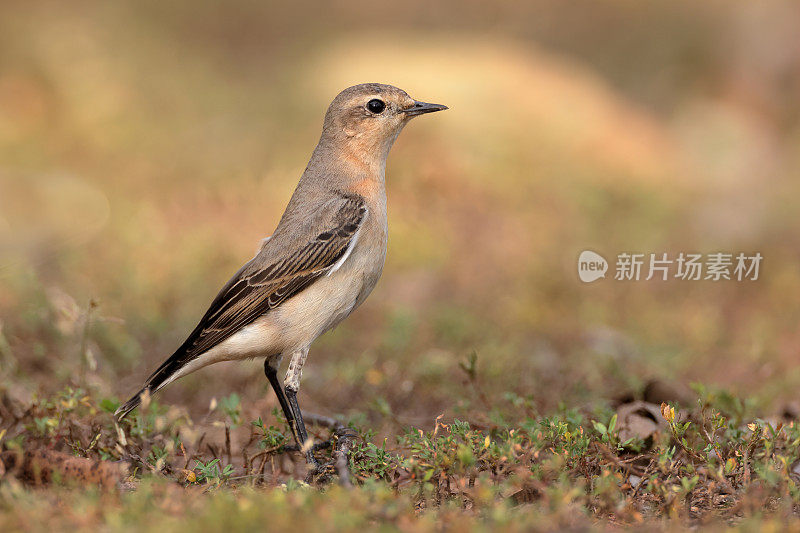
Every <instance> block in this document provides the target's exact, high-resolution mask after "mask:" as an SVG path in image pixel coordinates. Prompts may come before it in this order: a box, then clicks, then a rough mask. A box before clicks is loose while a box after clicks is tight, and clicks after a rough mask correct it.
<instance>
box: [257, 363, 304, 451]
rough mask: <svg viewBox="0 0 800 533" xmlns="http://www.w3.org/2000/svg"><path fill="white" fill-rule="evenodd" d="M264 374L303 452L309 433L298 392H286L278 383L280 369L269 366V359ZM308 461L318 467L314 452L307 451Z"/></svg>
mask: <svg viewBox="0 0 800 533" xmlns="http://www.w3.org/2000/svg"><path fill="white" fill-rule="evenodd" d="M264 374H266V376H267V380H268V381H269V384H270V385H272V390H274V391H275V396H277V397H278V403H279V404H280V405H281V410H282V411H283V416H285V417H286V423H288V424H289V428H290V429H291V430H292V436H293V437H294V441H295V442H296V443H297V448H298V449H299V450H301V451H302V450H303V446H304V445H305V443H306V441H308V433H307V432H306V425H305V423H304V422H303V413H302V412H300V406H299V405H298V404H297V391H293V390H292V389H286V391H285V392H284V390H283V387H282V386H281V383H280V381H278V369H277V368H275V367H273V366H272V365H270V364H269V359H267V360H266V361H264ZM306 461H307V462H308V463H309V464H311V465H314V466H317V460H316V459H315V458H314V454H313V450H311V449H309V450H308V451H306Z"/></svg>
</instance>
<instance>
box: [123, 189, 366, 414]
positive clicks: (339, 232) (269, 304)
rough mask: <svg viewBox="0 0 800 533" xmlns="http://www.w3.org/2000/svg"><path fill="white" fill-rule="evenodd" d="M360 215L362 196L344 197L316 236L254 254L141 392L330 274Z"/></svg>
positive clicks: (152, 388) (344, 251) (350, 242)
mask: <svg viewBox="0 0 800 533" xmlns="http://www.w3.org/2000/svg"><path fill="white" fill-rule="evenodd" d="M366 215H367V207H366V204H365V202H364V199H363V198H361V197H359V196H344V197H342V198H341V199H340V200H339V201H337V202H336V205H335V206H334V211H333V213H331V216H329V217H325V218H327V219H329V220H328V222H327V224H326V225H325V227H321V228H320V231H319V233H318V234H317V235H316V237H314V238H312V239H311V240H309V241H308V242H306V243H305V244H303V245H301V246H299V247H297V249H295V250H293V251H289V253H281V254H280V255H279V257H280V259H275V260H274V261H271V262H270V261H268V260H267V261H265V258H264V257H260V255H257V256H256V257H254V258H253V259H252V260H251V261H250V262H249V263H247V264H246V265H245V266H244V267H242V268H241V269H240V270H239V272H237V273H236V274H235V275H234V276H233V277H232V278H231V279H230V280H229V281H228V283H226V284H225V286H224V287H223V288H222V290H221V291H220V292H219V294H217V297H216V298H214V301H213V302H212V303H211V306H210V307H209V309H208V311H206V314H205V315H204V316H203V318H202V319H201V320H200V323H199V324H198V325H197V327H196V328H195V329H194V331H192V333H191V334H190V335H189V337H188V338H187V339H186V341H185V342H184V343H183V344H182V345H181V347H180V348H178V350H177V351H176V352H175V353H174V354H173V355H172V356H171V357H170V358H169V359H167V360H166V361H164V363H162V365H161V366H160V367H159V368H158V369H157V370H156V371H155V372H153V374H152V375H151V376H150V377H149V378H148V380H147V382H146V383H145V386H144V388H143V389H142V391H141V392H144V391H145V390H150V391H155V390H156V389H158V388H159V386H161V385H162V384H163V383H164V382H165V381H166V380H167V379H169V377H170V376H172V375H173V374H174V373H175V372H176V371H178V370H179V369H180V368H181V367H183V366H184V365H186V364H187V363H188V362H190V361H191V360H192V359H194V358H195V357H197V356H199V355H200V354H202V353H203V352H206V351H207V350H209V349H211V348H213V347H214V346H216V345H217V344H219V343H221V342H222V341H224V340H225V339H227V338H229V337H230V336H232V335H233V334H234V333H236V332H237V331H239V330H240V329H242V328H243V327H245V326H247V325H248V324H250V323H252V322H253V321H254V320H255V319H256V318H258V317H259V316H261V315H263V314H264V313H266V312H268V311H269V310H270V309H275V308H276V307H278V306H279V305H280V304H281V303H283V302H284V301H286V300H287V299H288V298H291V297H292V296H294V295H296V294H298V293H299V292H300V291H302V290H303V289H305V288H307V287H308V286H309V285H311V284H312V283H313V282H314V281H316V280H317V279H319V278H320V277H322V276H324V275H326V274H327V273H328V272H330V271H331V270H332V269H333V268H334V267H335V265H336V263H337V262H338V261H339V260H341V259H342V258H343V257H345V255H346V254H347V253H348V250H349V248H350V247H351V246H352V245H353V244H354V243H355V237H356V233H357V232H358V230H359V228H360V227H361V224H362V223H363V221H364V219H365V218H366ZM262 251H263V250H262ZM284 252H285V251H284ZM141 392H140V393H139V394H137V395H136V396H134V397H133V398H131V400H130V401H129V402H128V403H126V404H125V405H123V406H122V407H120V409H119V410H118V411H117V414H118V415H120V413H122V414H121V415H120V418H121V417H122V416H125V414H127V412H128V411H130V410H131V409H133V408H134V407H136V405H138V399H139V396H140V394H141Z"/></svg>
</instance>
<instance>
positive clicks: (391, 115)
mask: <svg viewBox="0 0 800 533" xmlns="http://www.w3.org/2000/svg"><path fill="white" fill-rule="evenodd" d="M444 109H447V106H444V105H440V104H429V103H426V102H420V101H417V100H414V99H413V98H411V97H410V96H409V95H408V94H407V93H406V92H405V91H403V90H402V89H398V88H397V87H394V86H392V85H384V84H381V83H362V84H360V85H354V86H352V87H348V88H347V89H345V90H344V91H342V92H340V93H339V94H338V95H337V96H336V98H334V99H333V102H331V105H330V107H328V112H327V113H326V115H325V125H324V127H323V138H327V139H329V141H330V142H334V143H335V144H337V145H340V146H341V145H342V144H343V143H344V144H346V145H347V146H348V147H349V148H351V149H353V150H357V151H361V152H362V153H373V154H374V155H376V156H378V157H381V156H382V157H383V158H384V159H385V157H386V155H387V154H388V152H389V148H391V146H392V143H394V140H395V139H396V138H397V135H398V134H399V133H400V131H401V130H402V129H403V126H405V125H406V124H407V123H408V122H409V121H410V120H411V119H412V118H414V117H416V116H419V115H422V114H425V113H432V112H434V111H442V110H444Z"/></svg>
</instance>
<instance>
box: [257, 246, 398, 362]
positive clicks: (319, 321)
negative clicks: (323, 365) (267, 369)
mask: <svg viewBox="0 0 800 533" xmlns="http://www.w3.org/2000/svg"><path fill="white" fill-rule="evenodd" d="M384 257H385V251H384V252H383V253H378V254H375V253H371V254H370V253H365V252H364V250H363V249H360V250H359V249H358V247H357V249H355V250H353V253H352V254H351V255H350V257H348V259H347V260H346V261H345V262H344V264H343V265H342V266H341V267H340V268H339V269H338V270H336V271H335V272H332V273H331V274H329V275H327V276H325V277H323V278H320V279H319V280H317V281H316V282H314V283H313V284H312V285H311V286H310V287H308V288H307V289H306V290H304V291H302V292H301V293H300V294H298V295H297V296H294V297H292V298H291V299H289V300H287V301H286V302H284V303H283V305H281V306H280V307H278V308H277V309H274V310H273V311H270V313H268V314H267V316H265V317H264V318H266V319H267V320H269V319H270V318H272V320H270V322H272V323H273V324H274V325H275V326H277V328H278V329H279V330H280V334H279V337H280V339H281V342H280V343H281V344H282V346H280V348H281V351H282V352H283V353H287V352H290V351H294V350H297V349H301V348H305V347H308V346H309V345H310V344H311V343H312V342H313V341H314V339H316V338H317V337H319V336H320V335H322V334H323V333H325V332H326V331H328V330H330V329H332V328H334V327H336V326H337V325H338V324H339V323H340V322H341V321H342V320H344V319H345V318H347V316H348V315H349V314H350V313H352V312H353V310H355V309H356V307H358V306H359V305H361V303H363V301H364V300H365V299H366V298H367V296H368V295H369V293H370V292H372V289H374V288H375V285H376V283H377V282H378V279H379V278H380V275H381V272H382V270H383V260H384ZM269 315H273V316H272V317H270V316H269Z"/></svg>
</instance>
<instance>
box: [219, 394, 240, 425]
mask: <svg viewBox="0 0 800 533" xmlns="http://www.w3.org/2000/svg"><path fill="white" fill-rule="evenodd" d="M219 407H220V409H222V412H223V413H224V414H225V416H227V417H228V419H229V420H230V423H231V427H236V426H238V425H239V424H241V422H242V406H241V399H240V398H239V395H238V394H236V393H235V392H234V393H231V395H230V396H226V397H224V398H222V399H221V400H220V401H219Z"/></svg>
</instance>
